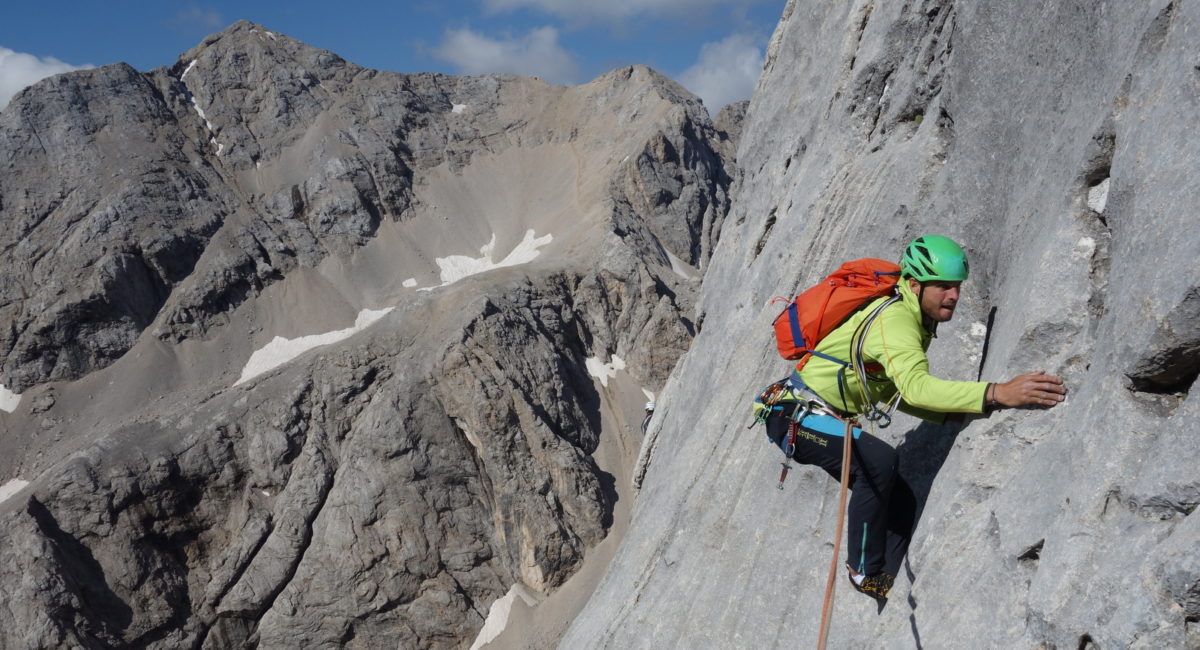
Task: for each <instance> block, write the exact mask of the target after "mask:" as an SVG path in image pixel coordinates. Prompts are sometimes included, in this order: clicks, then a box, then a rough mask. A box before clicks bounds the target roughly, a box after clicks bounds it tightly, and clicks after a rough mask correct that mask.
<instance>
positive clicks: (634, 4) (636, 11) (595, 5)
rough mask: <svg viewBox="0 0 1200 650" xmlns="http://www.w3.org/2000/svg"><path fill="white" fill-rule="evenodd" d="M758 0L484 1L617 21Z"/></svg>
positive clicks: (492, 6) (499, 7) (501, 7)
mask: <svg viewBox="0 0 1200 650" xmlns="http://www.w3.org/2000/svg"><path fill="white" fill-rule="evenodd" d="M760 1H761V0H605V1H604V2H580V1H579V0H484V3H483V5H484V7H485V8H486V9H487V10H489V11H493V12H497V11H512V10H515V9H522V8H531V9H539V10H541V11H544V12H546V13H548V14H551V15H554V16H558V17H560V18H568V19H574V20H587V19H602V20H619V19H622V18H628V17H630V16H636V15H647V14H657V15H671V14H674V15H695V14H698V13H704V12H707V11H709V10H710V9H712V8H714V7H717V6H719V5H727V6H732V7H735V8H744V7H748V6H750V5H753V4H757V3H758V2H760Z"/></svg>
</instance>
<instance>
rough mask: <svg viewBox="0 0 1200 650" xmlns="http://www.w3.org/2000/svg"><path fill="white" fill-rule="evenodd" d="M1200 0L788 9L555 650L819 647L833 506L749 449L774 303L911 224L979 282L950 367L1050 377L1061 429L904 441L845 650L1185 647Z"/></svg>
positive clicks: (903, 422)
mask: <svg viewBox="0 0 1200 650" xmlns="http://www.w3.org/2000/svg"><path fill="white" fill-rule="evenodd" d="M1198 45H1200V5H1197V4H1196V3H1191V2H1181V1H1176V2H1167V1H1165V0H1156V1H1153V2H1144V3H1120V4H1117V3H1111V2H1085V1H1082V0H1078V1H1070V2H1057V1H1049V0H1047V1H1044V2H1021V3H1002V2H983V3H958V2H953V1H950V0H941V1H935V0H926V1H917V2H898V1H890V0H889V1H882V2H870V1H864V0H859V1H855V2H847V3H830V2H815V1H807V0H793V1H791V2H788V4H787V6H786V8H785V9H784V11H783V15H782V18H781V21H780V23H779V26H778V28H777V30H776V33H775V35H774V37H773V39H772V41H771V44H770V47H769V51H768V56H767V62H766V65H765V68H764V72H763V75H762V77H761V79H760V81H759V85H758V88H757V90H756V92H755V96H754V98H753V99H752V101H751V104H750V107H749V112H748V116H747V120H746V123H745V130H744V132H743V139H742V141H741V146H740V149H739V155H738V161H739V165H740V185H739V187H738V189H737V193H736V195H735V205H734V208H733V210H732V211H731V213H730V215H729V217H728V218H727V220H726V221H725V225H724V228H723V231H722V236H721V240H720V243H719V245H718V247H717V248H716V250H715V253H714V255H713V258H712V264H711V266H710V268H709V271H708V273H707V275H706V278H705V282H704V287H703V291H702V299H701V303H700V307H699V313H698V314H697V318H696V322H697V323H698V324H699V328H700V333H699V335H698V337H697V338H696V340H695V342H694V344H693V346H692V348H691V350H690V351H689V353H688V354H687V356H686V357H685V359H684V360H683V362H681V364H680V365H679V366H678V367H677V368H676V371H675V373H674V374H673V375H672V378H671V381H670V382H669V384H668V387H667V390H666V391H665V393H664V394H663V395H662V396H661V398H660V400H659V410H658V413H657V416H656V419H655V421H654V423H653V424H652V426H651V430H650V433H649V435H648V436H647V440H646V443H645V446H644V448H643V450H642V466H641V467H639V469H638V472H639V473H638V476H639V480H640V481H641V490H640V494H639V497H638V503H637V505H636V509H635V513H634V520H633V523H632V525H631V530H630V533H629V535H628V536H627V537H626V539H625V542H624V544H623V546H622V548H621V550H620V551H619V553H618V556H617V558H616V559H615V560H614V563H613V566H612V568H611V569H610V572H609V575H608V577H607V578H606V580H605V582H604V583H603V584H602V585H601V587H600V588H599V589H598V590H597V592H596V594H595V595H594V596H593V598H592V600H591V602H590V603H589V606H588V608H586V609H585V610H584V612H583V613H582V614H581V615H580V616H579V617H578V618H577V619H576V620H575V622H574V624H573V627H572V628H571V630H570V631H569V632H568V634H567V636H566V637H565V638H564V640H563V643H562V647H569V648H589V647H591V648H597V647H600V648H640V647H646V648H648V647H747V648H749V647H753V648H772V647H811V646H813V645H814V644H815V640H816V636H817V626H818V616H819V614H820V609H821V599H822V595H823V590H824V583H825V575H826V571H827V567H828V566H829V554H830V552H831V550H832V544H831V542H832V536H833V530H834V526H835V521H834V515H835V513H836V506H837V486H836V485H835V484H834V482H833V481H831V480H830V479H829V478H828V477H827V476H826V475H825V474H824V473H823V472H819V471H817V470H814V469H812V468H805V469H803V470H801V471H799V472H793V473H792V478H790V479H789V480H788V484H787V485H786V487H785V489H784V490H783V491H782V492H780V491H777V490H776V489H775V484H776V479H777V477H778V469H779V461H780V460H781V457H780V455H779V452H778V451H777V450H774V449H773V448H771V447H770V446H769V445H768V444H766V442H765V439H764V436H763V434H762V432H761V430H753V431H747V430H746V425H747V424H748V423H749V421H750V417H749V410H748V405H749V402H750V400H751V399H752V398H753V395H754V393H755V392H756V390H757V389H758V388H760V387H761V386H763V385H765V384H766V383H768V382H770V381H772V380H774V379H776V378H778V377H781V376H783V375H784V374H786V373H787V371H788V366H787V363H786V362H784V361H781V360H780V359H779V358H778V357H777V356H775V353H774V350H773V347H772V344H771V339H770V321H771V319H772V318H773V317H774V315H775V312H776V310H775V309H772V308H769V307H766V304H767V302H768V301H769V300H770V299H771V298H772V297H773V296H775V295H786V294H790V293H794V292H795V291H796V290H797V289H798V288H802V287H804V286H806V285H808V284H810V283H812V282H813V281H815V280H817V279H819V278H820V277H821V276H823V275H824V274H825V273H827V272H829V271H830V270H832V269H833V268H834V267H836V265H837V264H838V263H839V262H841V261H843V260H845V259H850V258H853V257H861V256H867V255H870V256H878V257H884V258H893V259H894V258H896V257H898V253H899V250H900V249H901V247H902V246H903V244H904V243H905V242H906V241H908V240H910V239H911V238H913V237H915V236H917V235H919V234H923V233H940V234H945V235H948V236H950V237H953V238H955V239H956V240H958V241H961V242H963V244H964V246H965V248H966V249H967V252H968V254H969V256H970V259H971V269H972V275H971V278H970V279H969V280H968V281H967V282H966V284H965V285H964V298H963V302H962V303H961V304H960V307H959V310H958V314H957V315H956V316H955V319H954V320H953V321H952V322H950V323H947V324H945V325H943V326H942V328H941V330H940V331H939V336H938V339H937V340H936V341H935V342H934V344H933V347H932V349H931V351H930V358H931V362H932V367H933V369H934V371H935V373H936V374H938V375H940V376H942V377H945V378H950V379H964V380H965V379H972V380H973V379H976V378H982V379H984V380H999V381H1003V380H1006V379H1008V378H1010V377H1012V376H1013V375H1016V374H1019V373H1022V372H1027V371H1031V370H1038V369H1042V370H1046V371H1048V372H1051V373H1055V374H1059V375H1062V376H1064V377H1065V378H1066V381H1067V383H1068V385H1069V388H1070V390H1071V394H1070V397H1069V399H1068V400H1067V401H1066V402H1065V403H1064V404H1063V405H1061V406H1059V407H1058V408H1056V409H1054V410H1052V411H1035V410H1017V411H1005V412H1001V413H998V414H995V415H993V416H992V417H991V418H989V419H981V420H977V421H973V422H971V423H969V424H968V425H966V426H965V427H935V426H931V425H926V424H921V423H920V422H918V421H916V420H913V419H911V418H902V419H898V420H897V421H896V422H895V423H894V424H893V425H892V426H891V427H890V428H889V429H887V430H886V431H882V432H880V435H881V437H884V438H885V439H887V440H889V441H890V442H892V443H893V444H895V445H898V447H899V449H900V452H901V457H902V461H901V462H902V472H903V473H904V474H905V475H906V476H907V477H908V479H909V480H910V482H911V483H912V484H913V486H914V488H915V490H916V492H917V494H918V498H919V499H920V501H921V505H922V508H923V511H922V514H921V521H920V524H919V527H918V530H917V532H916V536H915V539H914V542H913V545H912V547H911V549H910V553H909V557H908V561H907V562H906V564H905V567H904V571H903V572H902V575H901V576H899V577H898V579H897V583H896V587H895V590H894V591H893V594H892V598H891V601H890V603H889V604H888V606H887V607H886V608H885V609H883V611H882V612H877V611H876V608H875V606H874V603H873V602H871V601H870V600H869V599H867V598H865V597H863V596H861V595H858V594H856V593H853V592H851V591H850V590H849V589H848V588H847V586H846V583H845V581H844V580H842V581H841V584H840V585H839V592H838V595H837V599H836V603H835V613H834V624H833V631H832V634H831V637H830V644H831V647H898V648H910V647H912V648H922V647H925V648H947V647H995V648H1001V647H1047V648H1050V647H1080V648H1084V647H1104V648H1108V647H1144V648H1162V647H1176V648H1182V647H1198V646H1200V554H1198V553H1197V552H1196V548H1198V547H1200V518H1198V517H1197V516H1196V515H1195V514H1194V512H1195V509H1196V506H1197V504H1198V503H1200V474H1197V472H1196V470H1195V467H1196V458H1197V457H1198V456H1200V427H1198V426H1197V423H1198V419H1197V412H1198V410H1200V405H1198V403H1197V400H1196V398H1195V397H1192V396H1191V395H1190V392H1189V391H1190V390H1191V389H1192V387H1193V383H1194V381H1195V379H1196V376H1197V373H1198V371H1200V328H1198V326H1197V325H1196V323H1197V319H1196V316H1197V315H1200V314H1198V312H1200V297H1198V296H1200V265H1197V263H1196V259H1197V257H1198V255H1200V237H1198V236H1197V235H1196V233H1195V229H1194V225H1195V224H1196V223H1197V208H1200V184H1198V183H1196V182H1195V180H1194V179H1193V178H1192V175H1193V172H1194V170H1195V169H1196V168H1197V163H1198V162H1200V147H1198V146H1197V145H1198V144H1200V142H1198V140H1200V135H1197V134H1198V133H1200V131H1198V129H1197V126H1200V101H1198V100H1200V58H1198V57H1197V55H1196V52H1198V51H1200V47H1198Z"/></svg>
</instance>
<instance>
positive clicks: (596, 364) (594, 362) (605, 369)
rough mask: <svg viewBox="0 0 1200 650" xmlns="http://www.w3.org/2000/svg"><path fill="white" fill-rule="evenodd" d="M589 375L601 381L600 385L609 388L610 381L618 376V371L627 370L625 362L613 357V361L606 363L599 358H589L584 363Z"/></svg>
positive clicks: (615, 356)
mask: <svg viewBox="0 0 1200 650" xmlns="http://www.w3.org/2000/svg"><path fill="white" fill-rule="evenodd" d="M584 364H585V365H586V366H587V371H588V374H589V375H591V376H593V377H595V378H596V379H599V380H600V385H601V386H604V387H605V388H608V380H609V379H612V378H613V377H615V376H616V375H617V371H618V370H624V369H625V360H624V359H622V358H621V357H618V356H617V355H615V354H614V355H613V357H612V360H611V361H609V362H608V363H604V362H603V361H601V360H600V359H599V358H598V357H588V358H587V361H585V362H584Z"/></svg>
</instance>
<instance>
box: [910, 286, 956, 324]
mask: <svg viewBox="0 0 1200 650" xmlns="http://www.w3.org/2000/svg"><path fill="white" fill-rule="evenodd" d="M961 284H962V283H961V282H943V281H941V280H934V281H932V282H926V283H925V291H924V292H923V293H922V291H921V283H920V282H917V281H916V280H914V279H912V278H909V279H908V288H909V289H912V292H913V294H915V295H917V296H920V297H921V312H922V313H924V314H925V315H926V316H928V317H929V318H930V319H932V320H933V322H935V323H944V322H946V321H948V320H950V319H951V318H954V308H955V307H956V306H958V291H959V286H960V285H961Z"/></svg>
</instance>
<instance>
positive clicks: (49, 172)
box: [0, 23, 732, 648]
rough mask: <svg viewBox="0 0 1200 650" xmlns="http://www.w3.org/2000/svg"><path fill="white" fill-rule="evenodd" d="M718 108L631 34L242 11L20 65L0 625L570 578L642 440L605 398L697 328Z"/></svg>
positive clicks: (462, 617) (348, 633)
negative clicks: (400, 43) (548, 64)
mask: <svg viewBox="0 0 1200 650" xmlns="http://www.w3.org/2000/svg"><path fill="white" fill-rule="evenodd" d="M731 143H732V140H731V136H730V135H729V134H727V133H724V132H719V131H718V130H717V129H716V128H714V126H713V125H712V123H711V122H710V121H709V120H708V117H707V114H706V112H705V110H704V108H703V106H702V105H701V104H700V103H699V101H698V100H696V99H695V98H694V97H692V96H691V95H689V94H687V93H686V91H684V90H683V89H682V88H680V87H678V86H677V85H675V84H674V83H672V82H671V81H669V80H667V79H665V78H663V77H661V76H659V75H657V74H656V73H654V72H653V71H651V70H648V69H646V68H640V67H634V68H627V69H623V70H618V71H615V72H613V73H611V74H609V75H606V76H604V77H601V78H600V79H597V80H596V81H594V82H592V83H591V84H586V85H583V86H578V87H574V88H566V87H555V86H549V85H547V84H544V83H542V82H539V81H537V80H533V79H523V78H517V77H473V78H453V77H445V76H438V75H399V74H392V73H384V72H377V71H372V70H365V69H362V68H359V67H357V66H354V65H353V64H350V63H347V62H345V61H343V60H341V59H340V58H338V57H337V56H335V55H333V54H331V53H328V52H320V51H316V50H313V49H311V48H308V47H306V46H304V45H303V44H300V43H297V42H295V41H293V40H291V39H288V38H286V37H284V36H281V35H278V34H274V33H271V32H268V31H266V30H265V29H263V28H262V27H259V26H255V25H251V24H249V23H238V24H236V25H234V26H233V27H231V28H229V29H228V30H226V31H225V32H222V33H220V34H217V35H214V36H213V37H210V38H209V39H207V40H206V41H205V42H204V43H202V44H201V45H200V46H198V47H197V48H195V49H194V50H192V51H190V52H188V53H187V54H185V55H184V56H183V57H181V59H180V60H179V62H177V63H176V64H175V65H174V66H172V67H171V68H169V69H168V68H160V69H158V70H155V71H152V72H150V73H146V74H142V73H138V72H136V71H134V70H132V69H130V68H129V67H128V66H124V65H115V66H108V67H105V68H100V69H98V70H94V71H88V72H82V73H72V74H68V75H62V76H58V77H54V78H52V79H49V80H47V81H44V82H42V83H41V84H38V85H37V86H35V87H33V88H32V89H30V90H27V91H25V92H24V93H22V94H21V95H19V96H18V97H16V98H15V99H14V100H13V101H12V103H11V104H10V105H9V107H8V108H7V109H5V111H4V112H3V113H0V156H2V158H0V170H3V171H2V173H0V197H3V203H2V204H0V222H3V223H5V224H6V225H7V226H8V227H6V228H3V229H0V233H3V234H0V237H3V245H4V250H5V251H6V259H7V260H8V261H9V263H7V264H5V265H4V266H3V268H0V292H2V299H0V317H2V318H3V319H4V321H3V322H4V323H5V327H3V328H0V331H2V332H3V334H2V335H0V336H3V338H2V339H0V342H2V344H3V346H4V350H5V365H4V368H3V373H2V375H0V379H2V381H0V383H3V384H4V385H6V386H8V387H10V388H14V389H16V390H17V391H18V392H21V393H22V397H21V400H20V402H19V405H18V407H17V408H16V409H15V411H14V412H12V413H7V412H0V459H2V460H0V479H4V478H6V477H9V476H14V477H23V478H26V479H28V480H31V481H32V482H31V484H30V485H29V486H28V487H26V488H25V489H23V490H21V491H20V492H18V493H17V494H16V495H15V496H12V497H10V498H9V499H7V500H5V501H3V503H0V515H2V516H3V518H4V521H5V525H4V526H3V527H0V579H2V581H3V584H4V585H5V589H4V590H2V591H0V604H2V606H0V647H14V648H15V647H22V648H52V647H55V648H56V647H64V646H75V647H114V646H132V647H162V648H167V647H170V648H176V647H205V648H224V647H244V646H246V645H257V646H261V647H338V646H345V647H381V646H387V647H396V646H399V647H436V648H455V647H465V646H466V645H469V643H470V641H471V639H472V638H473V637H474V634H475V632H476V631H477V630H478V629H479V627H480V626H481V625H482V623H483V619H484V617H486V616H487V613H488V607H489V606H490V604H491V603H492V601H494V600H496V599H497V598H499V597H500V596H502V595H503V594H504V593H505V592H506V591H508V589H509V588H510V587H511V586H512V585H514V584H515V583H518V582H519V583H523V584H524V585H526V586H527V587H530V588H532V589H534V590H538V591H542V592H546V591H550V590H553V589H554V588H555V587H557V586H559V585H561V584H562V583H563V582H564V581H565V580H566V579H567V578H568V577H569V576H570V575H571V574H572V573H573V572H574V571H575V570H576V569H577V568H578V566H579V565H580V563H581V562H582V560H583V556H584V552H585V551H586V550H587V549H588V548H589V547H591V546H594V545H595V544H597V543H598V542H599V541H600V540H601V539H603V538H604V537H605V535H606V534H607V532H608V530H609V527H610V526H611V523H612V517H613V505H614V501H615V500H616V499H617V498H618V496H619V495H618V490H617V489H616V488H615V487H614V481H613V477H612V475H611V474H610V473H609V472H608V471H606V470H605V469H603V468H601V467H600V466H599V464H598V462H597V460H596V458H595V457H594V455H595V454H596V452H597V450H598V449H599V448H600V447H602V446H604V445H606V444H607V445H615V444H625V445H636V444H637V442H636V440H633V441H628V440H624V439H623V438H622V439H621V440H616V439H615V437H616V436H618V435H619V432H616V431H610V430H604V429H602V427H601V419H602V417H601V416H602V412H603V413H605V414H607V415H606V417H615V418H618V419H622V418H624V419H629V420H630V421H637V419H638V417H639V415H638V413H637V411H636V410H633V411H632V412H628V413H627V412H625V411H626V410H628V409H627V407H626V405H625V404H624V402H623V401H622V400H621V399H617V392H618V386H619V387H620V390H622V391H625V392H633V393H636V392H637V389H638V388H644V389H649V390H657V389H658V387H660V386H661V385H662V383H663V382H664V381H665V378H666V376H667V375H668V373H669V372H670V371H671V369H672V368H673V367H674V365H675V363H676V361H677V359H678V357H679V356H680V355H681V354H682V352H683V351H684V350H685V349H686V347H687V345H688V343H689V341H690V338H691V337H692V335H693V333H694V325H693V323H692V321H691V318H690V314H691V313H692V312H693V311H694V292H695V288H696V286H697V284H698V281H699V271H698V268H702V267H704V266H706V265H707V262H708V259H709V256H710V255H711V252H712V250H713V247H714V244H715V237H716V234H717V233H718V232H719V231H720V229H721V225H722V219H723V217H724V214H725V212H726V211H727V209H728V206H729V198H728V185H729V182H730V179H729V177H728V175H727V174H726V172H725V169H726V168H727V166H728V165H729V164H730V161H729V160H728V158H727V157H728V156H729V155H731V153H732V147H731ZM523 234H524V239H522V235H523ZM489 237H490V241H489ZM481 246H482V247H483V248H482V249H480V247H481ZM481 255H482V257H481ZM368 309H370V310H375V312H376V313H378V310H382V309H390V310H391V311H389V312H388V313H387V314H386V315H385V316H383V317H382V318H381V319H379V320H378V321H375V322H374V324H373V325H371V326H370V327H368V328H366V330H365V331H361V332H359V333H357V334H354V335H353V336H351V335H350V334H345V335H344V336H341V337H340V338H341V341H340V342H328V341H331V340H333V339H336V338H339V337H332V338H330V336H331V335H330V333H331V332H332V333H333V334H337V333H338V332H351V330H349V329H346V328H348V327H349V326H350V323H351V322H355V323H358V321H357V320H356V315H357V317H358V319H360V320H361V319H362V316H363V314H365V313H368V312H367V311H365V310H368ZM356 326H357V325H356ZM360 329H361V328H360ZM308 337H314V338H308ZM315 337H325V338H321V339H320V340H319V341H317V342H314V341H316V338H315ZM346 337H349V338H346ZM320 342H324V343H325V344H324V345H321V346H320V347H318V349H317V350H313V351H310V352H307V353H305V354H303V355H302V356H300V357H299V358H296V359H295V360H292V361H290V362H288V363H284V364H283V365H281V366H279V365H276V364H275V363H266V362H264V361H261V359H262V358H263V357H260V356H259V355H261V354H262V353H264V352H265V351H269V350H276V351H278V350H279V349H281V346H284V347H286V345H288V344H292V345H298V344H301V343H303V344H304V345H303V346H302V347H306V348H312V347H313V346H314V345H318V343H320ZM295 354H298V352H297V353H293V355H292V356H295ZM618 361H620V363H618ZM597 363H598V364H600V365H604V364H609V366H610V370H611V372H612V373H615V374H614V376H612V377H609V378H607V379H606V380H605V381H604V382H601V381H599V380H598V379H597V377H598V376H599V375H598V374H597V371H596V370H594V369H593V365H595V364H597ZM264 364H266V365H264ZM622 364H623V369H622ZM610 382H615V383H610Z"/></svg>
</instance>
